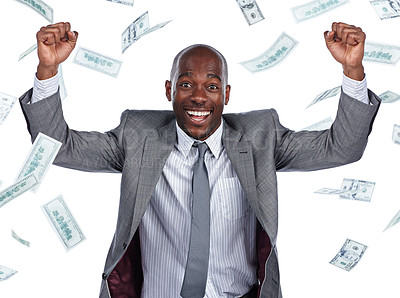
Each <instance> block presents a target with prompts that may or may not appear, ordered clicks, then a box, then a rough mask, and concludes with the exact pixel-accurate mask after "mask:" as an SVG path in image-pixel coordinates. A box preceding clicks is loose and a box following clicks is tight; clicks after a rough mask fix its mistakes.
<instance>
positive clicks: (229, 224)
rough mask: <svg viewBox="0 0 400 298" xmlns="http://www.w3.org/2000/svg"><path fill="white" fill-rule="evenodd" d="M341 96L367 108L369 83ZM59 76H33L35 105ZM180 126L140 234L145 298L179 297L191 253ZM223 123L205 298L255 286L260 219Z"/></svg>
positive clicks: (347, 83) (209, 160) (191, 152)
mask: <svg viewBox="0 0 400 298" xmlns="http://www.w3.org/2000/svg"><path fill="white" fill-rule="evenodd" d="M342 88H343V92H345V93H346V94H347V95H349V96H351V97H353V98H356V99H357V100H360V101H362V102H364V103H366V104H369V99H368V93H367V83H366V79H365V78H364V80H363V81H355V80H352V79H350V78H348V77H346V76H345V75H343V84H342ZM57 89H58V74H57V75H56V76H54V77H52V78H50V79H48V80H43V81H39V80H38V79H37V78H36V76H35V82H34V88H33V96H32V100H31V103H35V102H37V101H39V100H42V99H44V98H46V97H48V96H51V95H53V94H54V93H55V92H56V91H57ZM176 127H177V139H176V143H175V146H174V148H173V150H172V152H171V154H170V156H169V157H168V159H167V161H166V164H165V166H164V168H163V171H162V174H161V177H160V179H159V181H158V183H157V185H156V188H155V191H154V194H153V195H152V198H151V200H150V204H149V207H148V208H147V210H146V212H145V214H144V216H143V218H142V221H141V223H140V225H139V235H140V243H141V253H142V266H143V273H144V283H143V289H142V297H144V298H154V297H160V298H162V297H165V298H171V297H180V290H181V287H182V282H183V277H184V274H185V267H186V261H187V256H188V251H189V240H190V226H191V211H190V210H191V204H192V199H193V197H192V189H191V185H192V176H193V173H192V166H193V164H194V163H195V161H196V160H197V149H196V148H194V147H192V145H193V142H194V141H195V140H194V139H193V138H191V137H189V136H188V135H187V134H186V133H185V132H183V130H182V129H181V128H180V127H179V126H178V125H176ZM222 131H223V125H222V124H221V125H220V126H219V127H218V129H217V130H216V131H215V132H214V133H213V134H212V135H211V136H209V137H208V138H207V139H206V140H205V142H206V143H207V145H208V147H209V150H208V151H207V152H206V155H205V163H206V168H207V171H208V176H209V182H210V191H211V201H210V215H211V226H210V260H209V268H208V277H207V285H206V296H205V297H209V298H211V297H213V298H214V297H224V298H234V297H240V296H242V295H244V294H246V293H247V292H248V291H249V290H250V289H251V287H252V285H253V284H255V283H256V282H257V276H256V269H257V252H256V246H255V245H256V224H257V221H256V217H255V215H254V213H253V212H252V210H251V208H250V205H249V203H248V201H247V199H246V197H245V194H244V191H243V189H242V186H241V185H240V183H239V180H238V177H237V175H236V173H235V171H234V169H233V166H232V164H231V162H230V160H229V158H228V155H227V153H226V151H225V148H224V146H223V143H222Z"/></svg>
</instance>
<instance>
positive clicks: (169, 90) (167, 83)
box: [165, 80, 172, 101]
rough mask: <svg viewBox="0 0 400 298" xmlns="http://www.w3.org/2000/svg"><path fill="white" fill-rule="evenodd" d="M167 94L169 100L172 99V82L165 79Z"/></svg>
mask: <svg viewBox="0 0 400 298" xmlns="http://www.w3.org/2000/svg"><path fill="white" fill-rule="evenodd" d="M165 96H167V98H168V101H171V100H172V97H171V82H170V81H168V80H166V81H165Z"/></svg>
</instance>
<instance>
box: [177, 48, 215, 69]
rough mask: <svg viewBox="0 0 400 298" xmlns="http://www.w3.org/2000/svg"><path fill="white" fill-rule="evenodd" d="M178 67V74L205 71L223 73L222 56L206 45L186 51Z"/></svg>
mask: <svg viewBox="0 0 400 298" xmlns="http://www.w3.org/2000/svg"><path fill="white" fill-rule="evenodd" d="M177 68H178V73H177V75H179V74H182V73H185V72H192V73H195V72H199V73H203V72H205V73H213V74H217V75H222V61H221V57H219V55H218V54H217V53H215V52H214V51H212V50H210V49H208V48H204V47H199V48H194V49H191V50H189V51H188V52H186V53H184V54H183V55H182V56H181V58H180V59H179V62H178V67H177Z"/></svg>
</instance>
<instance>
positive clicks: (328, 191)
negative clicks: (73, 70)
mask: <svg viewBox="0 0 400 298" xmlns="http://www.w3.org/2000/svg"><path fill="white" fill-rule="evenodd" d="M346 192H347V190H343V189H333V188H326V187H324V188H321V189H319V190H317V191H314V193H318V194H323V195H340V194H343V193H346Z"/></svg>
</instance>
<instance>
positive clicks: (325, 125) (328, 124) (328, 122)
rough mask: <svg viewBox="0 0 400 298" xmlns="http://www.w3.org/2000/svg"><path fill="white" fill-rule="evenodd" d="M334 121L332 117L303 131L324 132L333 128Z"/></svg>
mask: <svg viewBox="0 0 400 298" xmlns="http://www.w3.org/2000/svg"><path fill="white" fill-rule="evenodd" d="M332 123H333V120H332V118H331V117H328V118H325V119H324V120H321V121H319V122H317V123H315V124H313V125H310V126H307V127H305V128H303V129H302V130H324V129H329V128H330V127H331V126H332Z"/></svg>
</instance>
